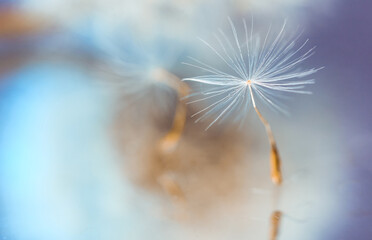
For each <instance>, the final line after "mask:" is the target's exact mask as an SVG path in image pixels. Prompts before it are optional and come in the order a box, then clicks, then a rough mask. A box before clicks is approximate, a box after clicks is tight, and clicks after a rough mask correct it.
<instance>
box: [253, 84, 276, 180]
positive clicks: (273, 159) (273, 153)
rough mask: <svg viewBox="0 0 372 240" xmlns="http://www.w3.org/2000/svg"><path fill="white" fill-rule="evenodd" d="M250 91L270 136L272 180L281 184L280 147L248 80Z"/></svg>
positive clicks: (257, 111)
mask: <svg viewBox="0 0 372 240" xmlns="http://www.w3.org/2000/svg"><path fill="white" fill-rule="evenodd" d="M247 84H248V87H249V91H250V94H251V99H252V104H253V107H254V110H255V111H256V113H257V115H258V117H259V118H260V120H261V122H262V124H263V125H264V126H265V129H266V133H267V136H268V138H269V142H270V147H271V153H270V165H271V180H272V181H273V183H274V184H277V185H280V184H281V183H282V173H281V170H280V157H279V152H278V148H277V146H276V142H275V139H274V136H273V133H272V131H271V127H270V124H269V123H268V122H267V120H266V119H265V118H264V117H263V116H262V114H261V113H260V111H259V110H258V108H257V106H256V102H255V100H254V96H253V91H252V87H251V82H250V81H247Z"/></svg>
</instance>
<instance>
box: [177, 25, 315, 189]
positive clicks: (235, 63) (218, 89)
mask: <svg viewBox="0 0 372 240" xmlns="http://www.w3.org/2000/svg"><path fill="white" fill-rule="evenodd" d="M229 23H230V26H231V30H232V35H233V42H231V41H230V40H229V39H228V37H227V35H226V34H225V33H224V32H223V31H222V30H220V31H219V32H218V34H216V35H215V38H216V40H217V42H218V45H219V48H220V50H217V48H216V47H214V46H212V45H211V44H209V43H208V42H206V41H204V40H201V41H202V42H203V43H204V44H205V45H206V46H207V47H208V48H209V49H210V50H211V51H212V53H213V54H214V56H215V57H216V58H218V59H219V60H221V61H222V63H224V64H225V65H226V68H227V69H228V70H227V71H222V70H219V69H217V68H215V67H213V66H211V65H209V64H207V63H204V62H202V61H200V60H198V59H194V58H191V60H192V61H191V62H190V63H185V64H186V65H189V66H192V67H196V68H198V69H201V70H203V71H205V72H207V73H208V74H207V75H203V76H198V77H193V78H185V79H183V80H184V81H191V82H196V83H200V84H202V85H206V86H210V88H209V89H208V90H206V91H201V92H199V93H196V95H199V96H201V97H200V98H199V99H197V100H194V101H192V102H190V103H197V102H201V101H207V100H209V101H211V100H212V101H213V103H211V104H210V105H208V106H207V107H205V108H203V109H201V110H200V111H199V112H197V113H195V114H194V115H193V116H197V117H198V118H197V119H196V122H199V121H202V120H205V119H207V118H210V117H212V116H213V117H214V119H213V120H212V122H211V123H210V124H209V125H208V127H207V128H206V129H208V128H210V127H211V126H212V125H214V124H215V123H216V122H218V121H222V120H224V119H225V118H227V117H228V116H229V117H231V118H233V119H234V118H235V119H234V120H236V119H238V120H240V121H242V120H243V119H244V117H245V115H246V113H247V110H248V108H249V105H250V102H252V105H253V108H254V109H255V111H256V113H257V115H258V117H259V118H260V120H261V122H262V123H263V125H264V126H265V128H266V132H267V135H268V138H269V141H270V145H271V169H272V170H271V178H272V181H273V182H274V183H276V184H280V183H281V181H282V177H281V170H280V157H279V153H278V150H277V146H276V142H275V140H274V137H273V134H272V131H271V127H270V125H269V123H268V122H267V121H266V119H265V118H264V117H263V116H262V114H261V113H260V111H259V110H258V108H257V105H256V98H257V97H258V99H260V100H261V101H262V102H264V103H265V104H267V105H268V106H269V107H271V108H273V109H274V110H279V111H282V112H285V110H284V109H283V108H282V107H281V106H280V105H279V104H278V102H277V98H278V97H280V96H281V95H280V94H281V93H301V94H310V93H311V92H309V91H306V90H304V87H305V86H306V85H308V84H313V83H314V80H313V79H306V77H308V76H309V75H311V74H313V73H315V72H317V71H318V70H319V69H320V68H311V69H307V70H302V69H300V68H299V66H300V64H301V63H303V62H304V61H305V60H306V59H308V58H309V57H310V56H312V55H313V54H314V49H315V47H313V48H310V49H309V50H307V51H305V50H304V49H305V47H306V45H307V43H308V40H306V41H305V42H304V43H303V44H301V45H298V44H296V42H297V40H298V38H299V36H297V37H293V38H290V39H289V40H286V39H285V38H284V30H285V27H286V23H285V22H284V24H283V26H282V28H281V29H280V31H279V33H278V34H277V35H276V36H275V37H273V36H272V35H273V34H272V33H271V27H270V28H269V30H268V31H267V33H266V35H265V37H264V40H263V41H261V40H260V38H259V36H258V35H256V34H254V33H253V21H252V25H251V29H250V31H248V28H247V23H246V21H245V20H243V26H244V38H245V39H244V41H242V42H241V41H239V36H238V31H237V29H236V28H235V26H234V24H233V22H232V21H231V19H229ZM304 78H305V79H304ZM299 79H301V80H299Z"/></svg>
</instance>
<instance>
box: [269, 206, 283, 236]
mask: <svg viewBox="0 0 372 240" xmlns="http://www.w3.org/2000/svg"><path fill="white" fill-rule="evenodd" d="M281 216H282V213H281V212H280V211H274V212H273V213H272V214H271V231H270V240H276V239H278V235H279V225H280V218H281Z"/></svg>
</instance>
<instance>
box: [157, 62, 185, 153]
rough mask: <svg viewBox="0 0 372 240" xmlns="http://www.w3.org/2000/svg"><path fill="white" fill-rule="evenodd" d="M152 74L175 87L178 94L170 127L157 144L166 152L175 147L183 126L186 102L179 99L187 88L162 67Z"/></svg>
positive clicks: (183, 95)
mask: <svg viewBox="0 0 372 240" xmlns="http://www.w3.org/2000/svg"><path fill="white" fill-rule="evenodd" d="M154 74H155V78H156V79H157V80H158V81H161V82H164V83H165V84H167V85H168V86H170V87H171V88H173V89H175V90H176V91H177V95H178V103H177V106H176V111H175V114H174V118H173V123H172V127H171V129H170V130H169V131H168V133H167V134H166V135H165V136H164V137H163V138H162V139H161V140H160V144H159V146H160V150H161V151H162V152H164V153H166V152H170V151H172V150H173V149H174V148H175V147H176V145H177V143H178V142H179V140H180V138H181V135H182V132H183V129H184V127H185V122H186V113H187V111H186V104H185V103H184V102H182V101H181V100H180V99H182V98H183V97H185V96H186V95H187V94H188V92H189V88H188V86H187V85H186V84H185V83H184V82H182V81H181V79H180V78H178V77H177V76H176V75H174V74H172V73H170V72H168V71H166V70H164V69H157V70H156V71H155V73H154Z"/></svg>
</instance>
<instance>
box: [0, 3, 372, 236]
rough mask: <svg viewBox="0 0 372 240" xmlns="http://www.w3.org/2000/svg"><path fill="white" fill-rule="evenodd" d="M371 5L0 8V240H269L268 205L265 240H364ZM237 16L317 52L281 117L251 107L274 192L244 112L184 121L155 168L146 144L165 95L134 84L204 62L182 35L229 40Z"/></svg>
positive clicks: (165, 120)
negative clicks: (303, 41) (210, 120)
mask: <svg viewBox="0 0 372 240" xmlns="http://www.w3.org/2000/svg"><path fill="white" fill-rule="evenodd" d="M371 8H372V4H371V3H369V2H368V1H363V0H355V1H350V0H349V1H346V0H339V1H332V0H328V1H309V0H285V1H273V0H265V1H258V0H250V1H240V0H235V1H227V0H226V1H225V0H221V1H209V0H194V1H161V0H156V1H145V0H144V1H115V0H109V1H108V0H107V1H98V0H93V1H60V0H54V1H37V0H27V1H26V0H25V1H0V79H1V80H0V116H1V117H0V196H1V198H0V239H8V240H13V239H14V240H18V239H20V240H23V239H35V240H44V239H48V240H49V239H79V240H81V239H133V240H142V239H202V240H204V239H247V238H248V239H269V235H270V234H269V232H270V228H271V226H270V215H271V213H272V212H273V211H275V210H280V211H282V213H283V217H282V219H281V222H280V234H279V236H278V239H286V240H288V239H289V240H290V239H309V240H311V239H362V240H363V239H370V236H371V234H372V227H371V226H372V208H371V204H370V202H371V201H372V190H371V188H370V185H371V183H372V172H371V171H372V163H371V160H370V156H371V154H372V152H371V144H372V128H371V124H370V123H371V120H372V119H371V118H372V111H371V110H372V109H371V105H370V104H369V102H370V101H371V100H372V97H371V94H370V89H369V87H371V83H370V78H371V77H370V76H371V74H372V70H371V67H370V65H371V64H372V57H371V51H372V43H371V42H372V41H371V39H372V28H371V27H370V26H371V25H372V16H371V15H370V13H369V12H370V9H371ZM252 15H253V18H254V22H255V26H257V28H258V29H260V28H262V29H266V28H267V26H268V24H270V23H273V24H274V26H275V25H276V24H278V25H279V26H280V25H281V24H282V22H283V19H285V18H286V19H287V21H288V23H289V24H288V28H287V31H288V32H290V33H291V32H292V31H295V30H296V29H298V28H300V29H302V30H303V31H304V34H303V38H309V39H310V43H311V44H312V45H316V46H317V49H316V54H315V55H314V56H313V57H312V58H311V59H310V60H309V61H308V62H307V63H306V64H307V65H306V66H309V67H313V66H315V67H318V66H325V69H324V70H322V71H320V72H318V73H317V74H316V75H315V78H316V80H317V82H316V84H315V85H314V86H312V87H311V90H312V91H313V95H311V96H294V97H293V101H291V102H289V103H288V106H289V107H290V109H291V110H290V112H291V116H289V117H285V116H281V115H279V114H276V113H272V112H270V111H264V114H265V116H267V118H268V119H269V121H270V123H271V124H272V128H273V130H274V134H275V136H276V138H277V141H278V145H279V148H280V150H281V155H282V159H283V172H284V179H285V181H284V183H283V185H282V186H281V187H280V188H276V187H275V186H273V185H272V184H271V182H270V179H269V174H268V173H269V164H268V151H269V149H268V146H267V142H266V141H267V140H266V139H265V135H264V130H263V127H262V126H261V125H260V122H259V121H258V119H257V117H256V116H255V115H254V114H253V111H252V112H251V114H250V115H251V117H250V119H249V120H248V122H247V124H246V127H243V129H237V128H236V126H234V125H229V124H228V123H227V124H224V125H222V126H220V127H216V128H212V129H211V130H210V131H207V132H205V131H204V129H203V127H204V125H203V124H194V123H193V121H192V120H190V119H189V120H188V122H187V123H186V129H185V134H184V136H183V138H182V139H181V141H180V144H179V146H178V147H177V149H176V150H175V152H174V153H173V154H172V155H171V159H174V160H176V161H177V162H178V163H179V165H177V167H176V168H173V169H172V172H171V173H168V172H167V171H166V169H163V168H162V167H159V166H158V165H157V164H159V162H157V156H156V154H154V142H155V141H156V140H157V139H158V138H159V136H161V135H162V134H164V131H166V129H167V128H169V122H170V121H171V120H170V119H172V116H173V115H172V114H173V111H174V107H175V106H174V105H175V103H174V102H175V98H176V97H175V93H174V91H172V90H171V89H169V88H167V87H164V86H158V85H157V84H155V85H154V84H149V82H148V80H149V78H151V77H148V76H151V73H152V70H153V69H155V68H156V69H157V68H162V69H165V70H167V71H169V72H171V73H173V74H175V75H177V76H178V77H180V78H182V77H189V76H193V75H195V74H197V72H194V70H193V69H190V68H189V67H187V66H185V65H182V64H181V62H182V61H184V60H185V59H186V57H187V56H189V55H190V56H198V57H200V56H201V57H203V58H204V59H209V56H208V54H209V53H208V51H205V48H203V46H202V44H201V43H200V41H198V39H197V37H202V38H205V39H209V38H211V36H212V34H213V33H214V32H216V31H217V30H218V28H221V29H223V30H224V31H226V32H228V30H229V28H228V21H227V17H228V16H230V17H231V18H232V19H233V20H234V21H236V22H239V21H240V19H241V18H246V19H248V20H250V19H251V16H252ZM213 60H214V59H210V61H211V62H212V61H213ZM306 66H305V67H306ZM117 68H119V71H116V69H117ZM108 69H111V70H112V69H115V70H114V71H113V72H114V73H113V72H112V71H111V70H108ZM120 74H122V75H120ZM149 74H150V75H149ZM113 76H115V77H113ZM117 76H123V77H122V79H123V83H122V82H121V77H119V82H117V81H116V80H117V79H118V77H117ZM113 78H114V80H115V81H112V80H113ZM127 79H130V80H131V81H125V80H127ZM128 92H129V93H130V94H129V95H128ZM144 92H146V94H143V93H144ZM133 93H134V94H133ZM148 93H152V94H148ZM123 94H124V95H125V96H126V97H123V96H122V95H123ZM133 95H135V96H137V98H135V99H133V101H128V98H129V99H130V100H131V98H132V96H133ZM128 96H130V97H128ZM138 96H140V97H138ZM188 111H189V112H190V113H192V112H193V111H194V112H195V109H193V108H190V109H188ZM159 113H160V114H159ZM161 174H166V176H168V175H167V174H170V175H171V177H172V178H175V179H176V180H177V181H178V182H179V184H180V185H181V187H183V189H184V192H185V194H186V196H187V198H186V199H187V201H186V203H179V202H178V201H174V200H173V199H172V198H171V197H169V196H168V195H167V194H166V193H165V192H164V191H162V189H161V187H160V186H159V183H158V179H157V177H158V176H159V175H160V176H161Z"/></svg>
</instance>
